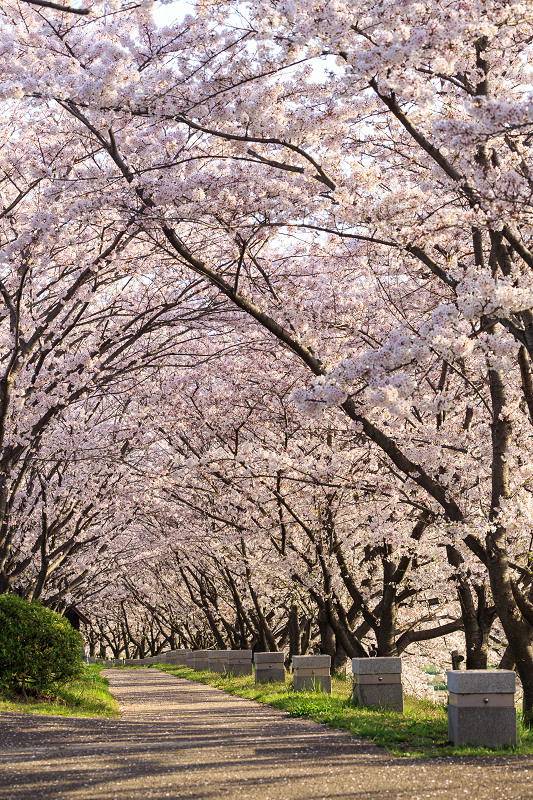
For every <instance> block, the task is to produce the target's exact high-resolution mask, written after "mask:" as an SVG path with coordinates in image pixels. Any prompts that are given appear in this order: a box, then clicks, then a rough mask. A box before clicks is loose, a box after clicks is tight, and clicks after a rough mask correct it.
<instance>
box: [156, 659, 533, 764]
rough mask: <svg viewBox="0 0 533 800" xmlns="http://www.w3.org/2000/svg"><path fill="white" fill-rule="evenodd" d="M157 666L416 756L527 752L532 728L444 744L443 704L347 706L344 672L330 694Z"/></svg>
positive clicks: (532, 743)
mask: <svg viewBox="0 0 533 800" xmlns="http://www.w3.org/2000/svg"><path fill="white" fill-rule="evenodd" d="M154 666H155V665H154ZM157 668H159V669H162V670H164V671H165V672H168V673H170V674H171V675H176V676H177V677H179V678H187V679H189V680H193V681H197V682H198V683H205V684H208V685H209V686H215V687H217V688H218V689H223V690H224V691H226V692H229V693H230V694H234V695H238V696H239V697H246V698H248V699H250V700H256V701H257V702H259V703H266V704H268V705H271V706H274V708H280V709H282V710H284V711H287V712H288V713H289V714H290V715H291V716H293V717H304V718H306V719H312V720H314V721H315V722H320V723H323V724H327V725H330V726H331V727H332V728H338V729H340V730H344V731H347V732H348V733H350V734H351V735H352V736H354V737H356V738H358V739H365V740H366V741H371V742H373V743H374V744H376V745H377V746H378V747H382V748H384V749H385V750H387V751H388V752H389V753H391V754H392V755H394V756H399V757H409V758H420V757H428V756H431V757H441V756H487V755H495V754H502V755H503V754H505V755H509V754H522V755H523V754H527V753H533V732H532V731H529V730H526V729H525V728H524V727H523V725H522V723H521V720H520V719H519V723H518V745H517V747H504V748H498V749H490V748H487V747H472V746H462V747H458V746H455V745H451V744H448V721H447V715H446V708H445V706H444V705H435V704H434V703H431V702H430V701H429V700H418V699H417V698H414V697H408V696H406V697H404V713H403V714H399V713H397V712H394V711H384V710H383V711H382V710H379V709H375V708H360V707H357V706H354V705H353V702H352V684H351V680H347V679H346V678H345V677H344V676H343V677H339V678H336V677H333V679H332V693H331V695H327V694H323V693H320V692H294V691H293V689H292V680H291V678H290V677H289V676H287V678H286V681H285V684H282V683H271V684H262V685H260V686H258V687H256V686H255V685H254V678H253V676H243V677H228V676H227V675H220V674H218V673H213V672H194V670H192V669H188V668H186V667H176V666H171V665H169V664H158V665H157ZM519 717H520V715H519Z"/></svg>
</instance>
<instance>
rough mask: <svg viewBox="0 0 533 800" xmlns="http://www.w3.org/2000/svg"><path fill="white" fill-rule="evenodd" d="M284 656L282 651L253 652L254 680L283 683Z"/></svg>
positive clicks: (257, 681)
mask: <svg viewBox="0 0 533 800" xmlns="http://www.w3.org/2000/svg"><path fill="white" fill-rule="evenodd" d="M284 661H285V656H284V655H283V653H255V654H254V662H255V682H256V684H258V683H275V682H276V681H282V682H283V683H285V666H284Z"/></svg>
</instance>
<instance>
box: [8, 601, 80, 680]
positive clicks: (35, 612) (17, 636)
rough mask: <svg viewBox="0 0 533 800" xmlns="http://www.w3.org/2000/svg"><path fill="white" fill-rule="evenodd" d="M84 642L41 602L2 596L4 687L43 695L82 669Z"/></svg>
mask: <svg viewBox="0 0 533 800" xmlns="http://www.w3.org/2000/svg"><path fill="white" fill-rule="evenodd" d="M81 646H82V639H81V636H80V634H79V633H78V632H77V631H75V630H74V628H73V627H72V625H71V624H70V623H69V622H68V620H66V619H65V618H64V617H62V616H60V615H59V614H56V612H55V611H51V610H50V609H49V608H46V606H43V604H42V603H40V602H33V603H28V602H27V601H26V600H22V598H20V597H18V596H17V595H14V594H3V595H0V685H2V686H4V688H7V689H10V690H15V691H21V692H22V693H23V694H25V693H26V692H27V691H28V689H29V690H31V691H33V692H42V691H46V690H47V689H50V688H52V687H53V686H54V684H57V683H58V682H61V681H65V680H70V679H71V678H75V677H77V676H78V675H79V674H80V673H81V670H82V662H81Z"/></svg>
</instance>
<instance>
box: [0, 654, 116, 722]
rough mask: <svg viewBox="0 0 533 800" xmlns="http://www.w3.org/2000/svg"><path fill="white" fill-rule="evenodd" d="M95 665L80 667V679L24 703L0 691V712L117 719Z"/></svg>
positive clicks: (114, 701) (111, 701) (22, 699)
mask: <svg viewBox="0 0 533 800" xmlns="http://www.w3.org/2000/svg"><path fill="white" fill-rule="evenodd" d="M101 671H102V667H101V666H99V665H95V664H94V665H93V664H91V665H84V668H83V675H82V676H81V677H80V678H78V679H76V680H73V681H69V682H68V683H65V684H62V685H60V686H58V687H56V688H55V689H54V691H53V692H51V693H50V694H49V695H43V696H41V697H39V698H32V697H30V698H29V699H28V700H25V699H24V698H23V697H20V696H19V695H17V696H13V695H10V694H9V693H8V692H5V691H4V692H2V691H0V711H16V712H18V713H19V714H20V713H24V714H58V715H60V716H63V717H118V716H119V713H118V703H117V701H116V700H115V698H114V697H113V695H112V694H111V693H110V692H109V689H108V685H109V682H108V681H107V680H106V678H104V677H103V676H102V675H101V674H100V673H101Z"/></svg>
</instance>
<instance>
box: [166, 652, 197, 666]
mask: <svg viewBox="0 0 533 800" xmlns="http://www.w3.org/2000/svg"><path fill="white" fill-rule="evenodd" d="M190 652H191V651H190V650H186V649H183V650H169V651H168V653H165V656H164V658H165V664H172V665H173V666H177V667H185V666H187V656H188V655H189V653H190Z"/></svg>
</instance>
